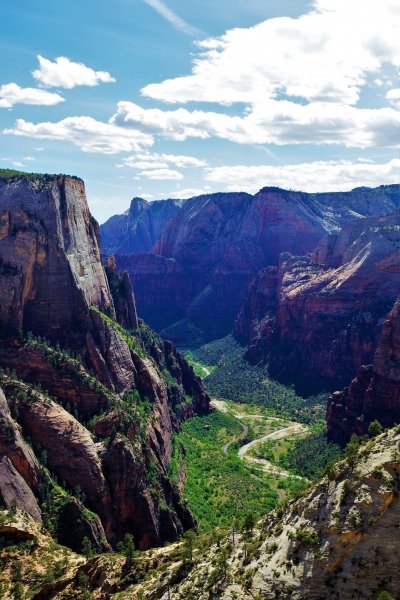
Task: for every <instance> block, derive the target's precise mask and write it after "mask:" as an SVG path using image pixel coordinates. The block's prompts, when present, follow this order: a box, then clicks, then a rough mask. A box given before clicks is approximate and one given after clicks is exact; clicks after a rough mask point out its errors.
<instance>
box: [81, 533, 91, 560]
mask: <svg viewBox="0 0 400 600" xmlns="http://www.w3.org/2000/svg"><path fill="white" fill-rule="evenodd" d="M82 553H83V554H84V555H85V556H86V557H87V558H91V557H92V556H93V555H94V549H93V546H92V542H91V541H90V540H89V538H88V537H86V536H85V537H84V538H83V540H82Z"/></svg>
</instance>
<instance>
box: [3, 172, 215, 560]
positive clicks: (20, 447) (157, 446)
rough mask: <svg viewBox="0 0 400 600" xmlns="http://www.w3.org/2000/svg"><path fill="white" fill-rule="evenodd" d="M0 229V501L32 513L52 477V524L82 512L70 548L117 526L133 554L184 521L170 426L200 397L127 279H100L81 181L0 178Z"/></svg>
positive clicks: (170, 535)
mask: <svg viewBox="0 0 400 600" xmlns="http://www.w3.org/2000/svg"><path fill="white" fill-rule="evenodd" d="M0 223H1V227H0V232H1V233H0V333H1V335H0V367H2V368H3V369H4V370H3V371H0V383H1V384H2V385H3V386H4V389H5V392H6V398H7V401H5V400H4V399H3V400H2V398H0V400H1V401H2V405H4V406H3V409H2V410H3V413H4V416H3V415H2V417H1V419H2V420H1V422H0V423H1V426H2V427H1V433H3V434H4V435H3V437H2V438H0V444H3V446H2V448H4V453H5V458H4V461H3V462H4V464H2V471H1V473H2V475H1V476H0V502H2V503H3V504H5V505H9V503H10V501H11V499H12V498H13V497H14V498H17V501H18V502H19V504H20V505H21V507H23V508H24V509H25V510H27V512H30V513H31V514H34V515H35V516H36V517H37V518H40V516H41V515H40V509H41V510H42V512H43V506H44V507H46V502H47V500H46V494H48V490H49V486H50V488H51V486H52V485H53V487H54V485H55V481H56V480H55V479H54V481H53V479H52V478H54V477H55V478H56V479H57V481H58V482H60V483H62V485H63V487H64V494H63V498H64V500H63V502H62V503H61V505H60V504H57V506H58V509H57V510H58V514H57V515H56V516H55V517H54V515H51V518H56V519H58V522H60V520H62V518H64V517H65V515H67V517H68V518H67V520H68V519H69V520H71V519H73V518H74V517H73V515H77V514H78V513H79V514H80V515H81V516H80V522H81V525H82V526H81V528H80V529H79V531H78V530H75V531H74V533H73V535H72V532H71V539H70V541H69V543H70V545H71V547H74V548H75V549H79V548H78V546H79V544H80V543H82V540H83V537H88V539H89V540H91V541H92V543H93V546H94V547H97V548H100V547H103V548H107V546H108V544H107V540H108V542H110V543H111V544H113V545H114V544H116V543H117V541H118V540H119V539H120V538H121V537H122V536H123V535H124V534H125V533H127V532H129V533H133V535H134V537H135V540H136V544H137V545H138V546H139V547H141V548H144V547H148V546H149V545H158V544H162V543H164V542H165V541H166V540H169V539H174V538H176V537H177V536H178V535H180V534H181V533H182V531H183V529H184V528H188V527H195V523H194V521H193V518H192V516H191V514H190V513H189V511H188V510H187V508H185V506H184V505H183V504H182V503H181V500H180V497H179V494H178V492H177V490H176V489H175V488H174V487H173V486H172V484H171V483H170V481H169V480H168V477H167V469H168V465H169V461H170V458H171V452H172V437H173V433H174V431H175V430H176V429H177V428H178V427H179V424H180V422H181V420H182V419H183V418H186V417H188V416H192V415H193V414H195V412H196V411H199V412H207V411H208V410H209V398H208V396H207V395H206V394H205V393H204V390H203V388H202V385H201V381H200V380H199V379H198V378H197V377H196V376H195V375H194V372H193V370H192V368H191V367H189V365H188V364H187V363H186V361H185V360H184V359H183V358H182V357H181V356H180V355H179V354H178V353H177V352H176V350H175V348H174V347H173V346H172V345H170V344H166V343H164V342H162V341H161V339H160V338H158V337H157V336H155V334H153V332H151V330H149V329H148V328H147V327H146V326H145V325H144V324H143V323H141V324H140V323H139V321H138V319H137V315H136V308H135V300H134V296H133V292H132V288H131V286H130V280H129V276H128V275H127V274H123V275H122V276H119V275H118V274H117V273H116V271H115V268H114V266H113V264H112V262H110V264H109V265H108V267H107V275H108V277H107V276H106V273H105V271H104V269H103V267H102V264H101V261H100V247H99V239H98V227H97V224H96V222H95V221H94V220H93V219H92V217H91V215H90V213H89V210H88V207H87V203H86V197H85V192H84V185H83V182H82V181H81V180H79V179H76V178H72V177H65V176H27V175H24V174H21V175H19V176H14V175H8V174H6V175H4V173H2V174H0ZM114 299H115V301H114ZM0 404H1V403H0ZM183 404H185V407H187V408H186V410H184V411H183V410H182V408H181V407H182V405H183ZM7 411H8V412H7ZM10 411H11V412H10ZM10 415H13V416H12V417H10ZM3 425H4V427H3ZM3 430H4V431H3ZM7 436H9V438H10V439H6V440H5V441H4V443H3V441H2V439H3V438H4V437H5V438H7ZM18 436H19V437H18ZM11 438H12V439H11ZM24 438H25V439H27V438H29V440H30V441H31V443H32V446H33V450H32V449H30V448H29V447H28V446H26V444H24V442H23V439H24ZM6 442H7V443H6ZM42 455H44V456H45V457H46V465H47V468H48V470H49V472H47V471H46V468H45V467H43V465H42V466H38V462H37V458H36V457H39V458H40V457H41V456H42ZM35 469H36V471H35ZM38 470H40V473H39V475H38V473H37V471H38ZM35 473H36V476H37V477H36V479H35V478H34V476H35ZM38 478H39V481H38ZM49 478H50V479H49ZM51 481H53V483H51ZM49 482H50V483H49ZM18 486H19V488H20V489H21V490H22V491H21V494H22V495H21V494H20V497H17V496H16V492H15V490H16V489H17V488H18ZM24 486H25V487H26V490H25V487H24ZM54 489H56V488H54ZM10 490H11V492H10ZM77 490H78V492H77ZM57 493H59V492H57ZM74 495H75V496H77V499H75V500H74V498H73V496H74ZM81 496H82V497H81ZM76 500H77V501H76ZM85 507H86V508H85ZM87 509H89V512H87V513H85V510H87ZM46 510H47V509H46ZM90 511H92V512H90ZM62 515H64V517H62ZM97 515H98V516H97ZM45 516H46V519H47V518H48V515H47V513H46V515H45ZM65 518H66V517H65ZM59 534H60V537H62V539H63V541H64V542H65V543H68V530H67V529H65V528H64V529H63V530H61V529H59ZM101 538H103V539H101ZM105 538H107V539H105Z"/></svg>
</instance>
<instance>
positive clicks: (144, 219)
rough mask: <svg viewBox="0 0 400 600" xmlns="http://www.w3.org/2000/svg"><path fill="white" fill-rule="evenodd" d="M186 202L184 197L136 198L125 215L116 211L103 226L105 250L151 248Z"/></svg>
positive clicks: (138, 250)
mask: <svg viewBox="0 0 400 600" xmlns="http://www.w3.org/2000/svg"><path fill="white" fill-rule="evenodd" d="M183 203H184V200H160V201H158V202H147V200H143V198H133V199H132V201H131V205H130V207H129V209H128V210H127V211H126V212H125V213H124V214H123V215H115V216H113V217H111V218H110V219H108V221H107V222H106V223H104V225H102V226H101V239H102V246H103V250H104V252H105V254H108V255H111V254H132V253H135V252H149V251H150V250H151V248H152V247H153V246H154V244H155V242H156V241H157V239H158V238H159V236H160V234H161V232H162V230H163V229H164V227H165V226H166V224H167V223H168V221H170V219H172V218H173V217H174V216H175V215H176V213H177V212H178V211H179V209H180V208H181V206H182V205H183Z"/></svg>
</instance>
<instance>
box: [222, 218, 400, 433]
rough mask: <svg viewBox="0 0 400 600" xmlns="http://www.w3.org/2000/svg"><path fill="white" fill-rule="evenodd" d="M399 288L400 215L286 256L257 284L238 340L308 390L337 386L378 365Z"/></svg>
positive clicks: (276, 373) (353, 226)
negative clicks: (370, 365)
mask: <svg viewBox="0 0 400 600" xmlns="http://www.w3.org/2000/svg"><path fill="white" fill-rule="evenodd" d="M399 289H400V213H399V212H398V211H397V212H395V213H393V214H391V215H387V216H382V217H378V218H368V219H363V220H360V221H357V222H353V223H350V224H348V225H346V226H345V227H343V229H342V230H341V231H340V232H338V233H333V234H331V235H329V236H327V237H325V238H324V239H323V240H322V241H321V242H320V243H319V244H318V245H317V247H316V249H315V250H314V252H313V253H312V254H311V255H309V256H302V257H293V256H291V255H289V254H283V255H281V258H280V262H279V266H278V268H267V269H264V270H263V271H261V272H260V273H259V274H258V275H257V277H256V278H255V279H254V280H253V282H252V284H251V286H250V291H249V294H248V298H247V300H246V302H245V303H244V305H243V307H242V309H241V312H240V314H239V316H238V318H237V320H236V322H235V327H234V335H235V336H236V338H237V339H238V340H240V341H241V342H242V343H244V344H247V345H248V346H249V349H248V352H247V356H248V358H249V359H250V360H252V361H254V362H259V361H262V362H268V363H269V369H270V374H271V375H272V376H273V377H276V378H278V379H280V380H281V381H283V382H285V383H294V384H295V385H296V387H297V389H298V390H299V391H300V392H303V393H310V392H315V391H320V390H324V389H325V390H332V389H335V388H336V389H337V388H338V387H341V386H343V385H346V384H347V383H348V381H350V380H351V378H352V377H353V375H354V373H355V371H356V369H357V368H358V367H359V365H360V364H368V363H370V362H371V361H372V359H373V356H374V352H375V350H376V347H377V343H378V340H379V335H380V332H381V328H382V324H383V321H384V319H385V317H386V315H387V314H388V312H389V310H390V309H391V307H392V306H393V303H394V301H395V299H396V297H397V295H398V292H399ZM393 422H394V421H392V423H393Z"/></svg>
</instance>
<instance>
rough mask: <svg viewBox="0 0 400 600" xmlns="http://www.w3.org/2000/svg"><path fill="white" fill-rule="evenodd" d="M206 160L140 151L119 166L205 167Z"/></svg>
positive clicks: (148, 167)
mask: <svg viewBox="0 0 400 600" xmlns="http://www.w3.org/2000/svg"><path fill="white" fill-rule="evenodd" d="M207 164H208V163H207V162H206V161H205V160H200V159H199V158H196V157H194V156H184V155H177V154H158V153H152V154H150V153H139V154H136V155H135V156H128V157H127V158H124V159H123V160H122V163H120V164H118V165H117V167H131V168H132V169H153V168H154V169H163V168H167V167H168V165H174V166H175V167H178V168H186V167H205V166H207Z"/></svg>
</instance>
